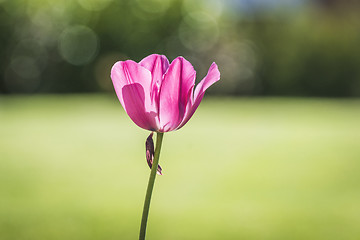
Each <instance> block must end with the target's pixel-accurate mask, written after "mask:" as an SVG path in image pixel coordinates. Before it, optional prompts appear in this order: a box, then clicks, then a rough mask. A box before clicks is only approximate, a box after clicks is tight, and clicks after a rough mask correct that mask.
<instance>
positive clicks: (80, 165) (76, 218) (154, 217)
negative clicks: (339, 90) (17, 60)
mask: <svg viewBox="0 0 360 240" xmlns="http://www.w3.org/2000/svg"><path fill="white" fill-rule="evenodd" d="M148 134H149V132H147V131H145V130H142V129H140V128H138V127H137V126H136V125H135V124H133V123H132V122H131V120H130V119H129V118H128V116H127V115H126V114H125V113H124V111H123V109H122V107H121V105H120V103H119V102H118V100H117V99H116V98H115V97H114V96H106V95H75V96H74V95H57V96H56V95H55V96H51V95H49V96H8V97H5V96H2V97H0V239H1V240H17V239H18V240H42V239H44V240H50V239H54V240H56V239H59V240H60V239H61V240H65V239H66V240H71V239H74V240H75V239H76V240H82V239H87V240H92V239H101V240H106V239H109V240H110V239H137V237H138V230H139V224H140V217H141V212H142V205H143V200H144V196H145V190H146V186H147V180H148V175H149V173H150V171H149V168H148V167H147V164H146V159H145V149H144V145H145V139H146V137H147V136H148ZM162 150H163V151H162V152H161V157H160V164H161V166H162V167H163V169H164V176H160V177H157V179H156V183H155V189H154V193H153V199H152V205H151V209H150V217H149V222H148V234H147V236H148V239H164V240H165V239H204V240H205V239H261V240H263V239H274V240H275V239H316V240H318V239H326V240H328V239H329V240H331V239H334V240H335V239H336V240H338V239H354V240H355V239H359V238H360V227H359V226H360V100H329V99H291V98H278V99H277V98H262V99H246V98H245V99H232V98H210V97H207V98H206V99H205V101H203V103H202V104H201V105H200V107H199V109H198V110H197V112H196V114H195V115H194V116H193V118H192V119H191V120H190V122H189V123H188V124H187V125H186V126H185V127H184V128H183V129H181V130H179V131H176V132H171V133H167V134H165V136H164V142H163V148H162Z"/></svg>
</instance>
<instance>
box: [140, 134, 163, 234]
mask: <svg viewBox="0 0 360 240" xmlns="http://www.w3.org/2000/svg"><path fill="white" fill-rule="evenodd" d="M163 136H164V133H160V132H158V133H157V135H156V148H155V154H154V161H153V165H152V167H151V172H150V177H149V183H148V186H147V190H146V196H145V202H144V209H143V214H142V218H141V227H140V236H139V239H140V240H144V239H145V234H146V225H147V219H148V215H149V208H150V201H151V195H152V191H153V188H154V182H155V177H156V171H157V168H158V165H159V157H160V150H161V143H162V140H163Z"/></svg>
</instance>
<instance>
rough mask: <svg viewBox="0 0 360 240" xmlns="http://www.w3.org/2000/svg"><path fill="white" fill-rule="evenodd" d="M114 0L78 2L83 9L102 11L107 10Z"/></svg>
mask: <svg viewBox="0 0 360 240" xmlns="http://www.w3.org/2000/svg"><path fill="white" fill-rule="evenodd" d="M111 1H112V0H78V3H79V4H80V6H81V7H83V8H84V9H86V10H89V11H100V10H103V9H104V8H106V7H107V6H108V5H109V4H110V2H111Z"/></svg>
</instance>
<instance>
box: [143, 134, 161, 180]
mask: <svg viewBox="0 0 360 240" xmlns="http://www.w3.org/2000/svg"><path fill="white" fill-rule="evenodd" d="M152 137H153V132H151V133H150V135H149V137H148V138H147V139H146V142H145V147H146V161H147V163H148V165H149V168H150V169H151V167H152V165H153V160H154V153H155V148H154V141H153V138H152ZM161 171H162V168H161V167H160V165H158V168H157V174H159V175H163V174H162V172H161Z"/></svg>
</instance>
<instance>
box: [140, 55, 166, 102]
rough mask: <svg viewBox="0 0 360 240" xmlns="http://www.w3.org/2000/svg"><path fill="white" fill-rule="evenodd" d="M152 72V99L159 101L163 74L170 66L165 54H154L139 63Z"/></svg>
mask: <svg viewBox="0 0 360 240" xmlns="http://www.w3.org/2000/svg"><path fill="white" fill-rule="evenodd" d="M139 64H140V65H141V66H143V67H144V68H146V69H148V70H149V71H150V72H151V89H150V90H151V91H150V97H151V101H153V102H158V97H159V90H160V86H161V82H162V79H163V75H164V74H165V72H166V71H167V69H168V68H169V60H168V59H167V58H166V56H164V55H158V54H152V55H150V56H147V57H146V58H144V59H143V60H141V61H140V63H139Z"/></svg>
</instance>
